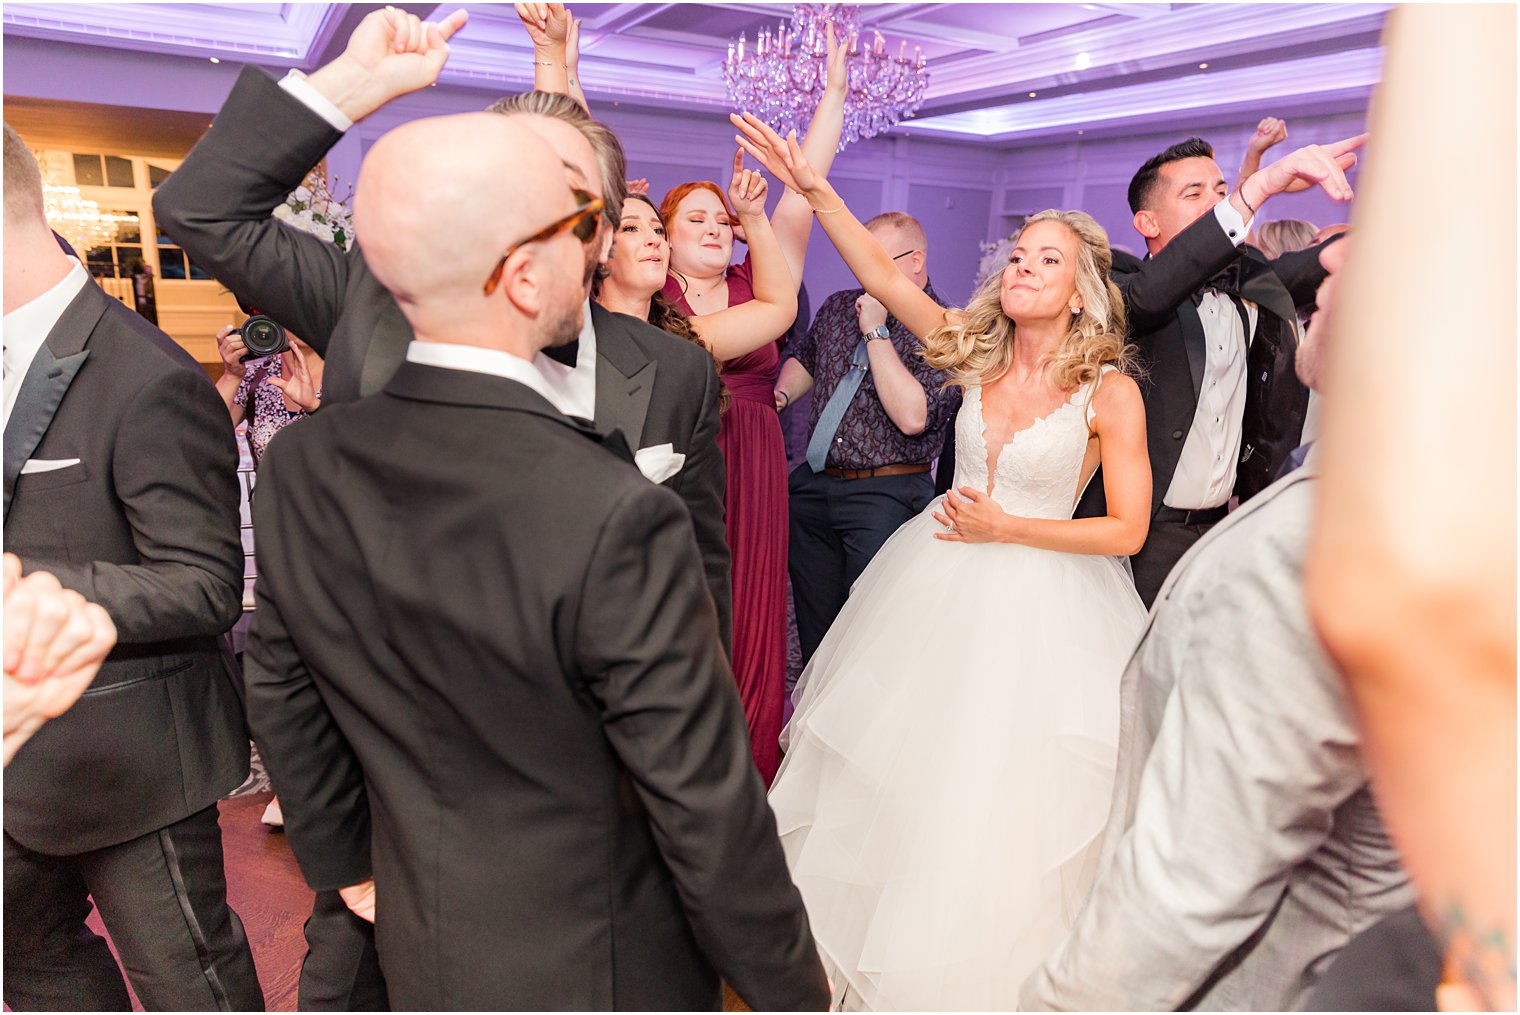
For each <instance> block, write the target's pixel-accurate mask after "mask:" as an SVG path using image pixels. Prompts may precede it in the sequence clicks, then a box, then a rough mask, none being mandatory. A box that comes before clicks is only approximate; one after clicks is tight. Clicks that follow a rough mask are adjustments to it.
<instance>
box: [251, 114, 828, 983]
mask: <svg viewBox="0 0 1520 1015" xmlns="http://www.w3.org/2000/svg"><path fill="white" fill-rule="evenodd" d="M416 179H425V180H427V181H428V186H427V187H425V188H421V189H418V188H415V187H412V186H411V185H410V181H412V180H416ZM577 182H578V180H577V177H576V174H574V173H573V172H567V171H566V169H565V167H564V166H563V164H562V162H561V160H560V159H559V158H557V157H556V155H555V153H554V152H553V151H552V150H551V149H550V148H549V147H548V146H547V145H546V144H545V143H544V142H543V141H542V140H541V139H540V138H539V137H538V136H537V135H536V134H535V133H534V132H533V131H532V130H531V129H529V128H528V126H527V125H526V124H525V123H523V121H522V120H521V119H520V118H516V117H502V116H498V115H495V114H490V113H473V114H465V115H463V116H452V117H440V118H435V119H430V120H418V121H413V122H412V123H410V124H407V125H405V126H403V127H401V128H398V129H397V130H395V131H393V132H391V133H390V134H388V135H386V136H384V137H382V138H381V139H380V140H379V141H378V142H377V143H376V144H375V146H374V147H373V148H372V149H371V150H370V152H369V155H368V157H367V158H366V160H365V164H364V168H363V170H362V172H361V174H360V178H359V185H358V198H357V207H356V227H357V231H358V236H359V240H360V242H361V243H362V244H363V245H364V247H365V249H366V250H367V251H368V256H369V261H370V264H371V266H372V268H373V270H374V273H375V277H376V278H378V279H379V280H380V281H381V282H383V283H384V284H385V285H386V286H387V288H388V289H389V290H390V291H391V292H392V294H393V295H394V296H395V298H396V302H397V305H398V306H400V307H401V308H402V310H403V311H404V312H405V314H406V316H407V319H408V322H409V323H410V324H411V326H412V330H413V332H414V334H415V336H416V340H415V341H414V342H413V343H412V344H411V345H410V346H409V347H408V349H407V362H406V363H404V364H403V365H402V366H401V368H400V369H399V370H398V371H397V372H396V374H395V376H394V377H392V378H391V379H390V380H389V381H388V382H387V384H386V386H385V388H384V389H383V390H382V391H381V392H379V393H377V394H375V395H371V396H368V397H365V398H362V399H360V400H359V401H357V402H353V403H349V404H340V405H337V406H331V405H329V406H326V407H324V408H323V410H322V411H321V412H320V413H317V414H316V415H315V416H313V417H312V418H311V419H310V420H309V421H308V422H307V423H304V424H302V426H300V427H293V428H291V429H289V430H286V431H285V432H283V433H281V434H280V436H279V437H278V438H276V439H275V440H274V441H273V442H272V443H271V445H270V447H269V450H268V452H267V454H266V456H265V458H264V460H263V463H262V466H261V471H260V480H259V497H258V500H257V502H256V504H255V509H254V514H255V524H256V526H257V528H258V532H259V561H260V566H261V571H260V576H259V583H258V586H257V589H256V594H257V597H258V610H257V612H256V613H255V618H254V627H253V631H252V634H251V635H250V638H249V642H248V650H247V674H248V676H247V679H248V697H249V715H250V719H251V722H252V725H253V728H254V733H255V735H256V738H257V740H258V744H259V748H260V753H261V754H262V755H263V757H264V758H265V759H266V760H267V762H268V764H269V770H270V775H271V777H272V778H273V780H274V783H275V785H276V786H277V787H279V791H280V799H281V803H282V805H283V808H284V812H285V821H286V832H287V834H288V835H289V838H290V843H291V847H292V849H293V850H294V851H295V854H296V858H297V860H298V861H299V862H300V864H301V868H302V871H303V872H304V873H305V875H306V878H307V880H308V881H309V882H310V883H311V885H312V886H313V887H314V888H318V889H324V890H337V891H339V893H340V894H341V895H342V896H343V897H344V899H345V900H346V901H347V902H348V904H349V905H350V907H351V908H352V909H353V910H354V911H355V912H356V913H359V914H361V915H365V916H368V917H371V918H373V919H374V920H375V940H376V943H377V945H378V948H379V955H380V965H381V969H382V971H383V972H384V974H385V979H386V984H387V987H388V989H389V994H390V1000H391V1003H392V1006H393V1007H395V1008H397V1009H399V1010H432V1009H472V1010H484V1011H493V1010H511V1009H538V1010H547V1009H570V1010H595V1009H609V1008H629V1009H670V1010H682V1011H684V1010H695V1009H704V1008H708V1009H716V1008H717V1007H718V1005H719V1003H720V1002H721V983H722V982H723V981H727V982H728V983H729V984H730V985H731V986H732V987H733V988H734V989H735V990H736V991H737V992H738V993H739V995H740V996H741V997H743V998H744V999H745V1000H746V1001H747V1002H748V1003H749V1004H750V1005H752V1006H753V1007H754V1008H756V1009H757V1010H788V1009H798V1008H806V1007H817V1008H822V1007H823V1006H825V1005H826V1003H827V1000H828V988H827V984H826V982H825V980H824V976H823V971H822V967H821V964H820V962H819V959H818V955H817V951H816V949H815V946H814V943H813V939H812V935H811V933H810V932H809V929H808V921H807V915H806V913H805V912H804V911H803V907H802V900H801V896H800V894H799V893H798V892H797V889H796V888H795V887H794V886H793V885H792V883H791V878H790V876H789V874H788V872H787V868H786V862H785V858H784V857H783V855H782V851H781V845H780V842H779V840H778V839H777V836H776V826H775V819H774V818H773V816H772V815H771V811H770V808H769V806H768V804H767V803H766V800H765V791H764V788H763V786H762V785H761V783H760V779H759V775H758V774H757V773H756V771H755V769H754V766H753V765H752V764H751V762H750V751H749V738H748V734H747V732H746V728H745V724H744V717H743V712H742V709H741V708H740V705H739V698H738V693H737V690H736V689H735V687H734V684H733V678H732V675H731V673H730V672H729V669H728V666H727V663H726V661H725V659H724V655H723V652H722V649H721V646H720V645H719V641H718V636H717V617H716V614H715V612H714V610H713V607H712V601H711V598H710V597H709V596H708V595H707V593H706V590H705V588H704V586H703V584H702V581H701V577H700V566H699V564H698V555H697V546H696V542H695V540H694V538H693V535H692V528H691V521H690V518H689V516H688V514H687V512H686V511H685V509H684V508H683V506H682V504H681V501H680V499H679V498H678V497H676V496H675V495H674V494H673V493H671V492H670V491H669V490H665V489H662V488H660V487H659V486H657V485H655V484H652V483H650V482H648V480H647V479H645V478H644V477H643V476H641V475H640V474H639V471H638V470H637V469H636V468H635V467H634V465H633V464H632V461H631V458H632V456H631V454H629V452H628V449H627V446H626V445H625V444H624V443H623V441H622V438H621V435H620V434H617V433H613V434H611V435H610V436H604V435H602V434H599V433H598V432H597V431H596V430H594V429H593V428H591V427H590V426H589V425H586V424H583V423H580V422H577V421H575V420H572V419H570V418H567V417H565V416H563V415H562V414H560V413H559V412H557V411H556V410H555V408H554V406H553V404H552V403H551V402H550V400H549V399H548V398H547V397H546V395H547V394H548V393H549V390H550V389H549V385H548V384H547V382H546V381H545V380H544V379H543V377H542V376H541V375H540V374H539V373H538V371H537V370H536V368H535V367H534V365H533V360H534V358H535V356H536V354H537V353H538V352H540V351H542V350H543V349H545V348H550V347H554V346H560V345H564V344H567V343H569V342H571V341H574V340H575V337H576V335H577V334H578V333H579V330H580V325H581V315H582V313H583V288H582V284H583V273H584V270H585V263H586V253H587V251H588V249H590V248H591V245H592V243H593V242H594V240H595V236H596V216H597V212H598V211H599V206H600V202H599V201H594V200H592V199H590V197H589V195H587V194H585V193H584V191H581V190H579V188H578V187H577V186H576V184H577ZM620 457H621V458H622V460H621V461H620V460H619V458H620Z"/></svg>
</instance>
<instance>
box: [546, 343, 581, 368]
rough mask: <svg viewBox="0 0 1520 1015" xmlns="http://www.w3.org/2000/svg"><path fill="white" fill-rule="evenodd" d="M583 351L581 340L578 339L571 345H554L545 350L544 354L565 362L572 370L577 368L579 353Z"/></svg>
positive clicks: (557, 361)
mask: <svg viewBox="0 0 1520 1015" xmlns="http://www.w3.org/2000/svg"><path fill="white" fill-rule="evenodd" d="M580 351H581V340H580V339H576V340H575V341H574V342H571V343H570V344H569V345H552V346H550V347H549V348H547V349H545V350H544V355H545V356H547V357H549V358H550V359H552V360H553V361H554V362H556V363H563V364H564V365H565V366H567V367H569V368H570V369H571V370H574V369H575V361H576V357H577V355H578V354H579V353H580Z"/></svg>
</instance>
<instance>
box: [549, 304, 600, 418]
mask: <svg viewBox="0 0 1520 1015" xmlns="http://www.w3.org/2000/svg"><path fill="white" fill-rule="evenodd" d="M582 312H583V313H584V315H585V316H584V317H582V319H581V335H580V346H579V348H578V350H577V352H576V355H575V366H573V367H568V366H565V364H563V363H560V362H559V361H557V360H553V359H550V358H549V357H548V356H545V355H544V354H543V353H539V354H538V355H537V356H535V357H533V365H534V366H536V367H538V372H539V373H540V374H542V375H543V378H544V380H545V382H547V383H548V385H549V390H550V391H552V392H554V394H553V395H552V396H550V398H549V401H551V402H553V403H554V405H555V407H556V408H558V409H559V411H560V412H563V413H564V414H565V415H566V416H579V417H580V418H581V419H596V329H595V328H593V327H592V326H591V301H590V300H587V301H586V305H585V307H584V308H583V311H582Z"/></svg>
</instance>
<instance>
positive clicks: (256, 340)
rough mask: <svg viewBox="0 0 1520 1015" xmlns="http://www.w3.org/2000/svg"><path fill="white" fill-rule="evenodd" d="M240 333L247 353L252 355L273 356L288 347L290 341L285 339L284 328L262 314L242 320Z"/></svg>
mask: <svg viewBox="0 0 1520 1015" xmlns="http://www.w3.org/2000/svg"><path fill="white" fill-rule="evenodd" d="M242 333H243V345H245V346H247V347H248V353H249V355H250V356H253V357H257V356H273V355H274V354H275V353H278V352H284V351H285V350H286V349H289V348H290V343H289V342H288V341H286V339H285V329H284V328H282V327H280V326H279V325H278V324H277V323H275V322H274V321H273V320H271V319H270V318H268V317H264V316H262V315H258V316H254V317H250V318H248V320H246V321H244V322H243V327H242Z"/></svg>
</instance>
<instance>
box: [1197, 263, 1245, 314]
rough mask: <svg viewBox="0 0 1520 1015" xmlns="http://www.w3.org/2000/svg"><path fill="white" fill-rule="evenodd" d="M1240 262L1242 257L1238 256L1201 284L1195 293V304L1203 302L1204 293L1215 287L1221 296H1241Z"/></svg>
mask: <svg viewBox="0 0 1520 1015" xmlns="http://www.w3.org/2000/svg"><path fill="white" fill-rule="evenodd" d="M1240 264H1241V259H1240V258H1238V257H1237V258H1235V260H1233V261H1231V262H1230V263H1229V264H1228V265H1226V266H1225V268H1224V270H1223V271H1221V272H1220V273H1219V274H1217V275H1215V276H1214V277H1213V278H1211V279H1209V280H1208V281H1207V282H1205V283H1204V284H1203V285H1202V286H1200V287H1199V288H1198V290H1197V291H1196V292H1194V293H1193V297H1192V299H1193V306H1195V307H1196V306H1198V305H1199V304H1200V303H1202V302H1203V294H1204V293H1205V292H1207V291H1208V290H1210V289H1213V290H1214V291H1215V292H1217V293H1219V294H1220V295H1221V296H1239V295H1240Z"/></svg>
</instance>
